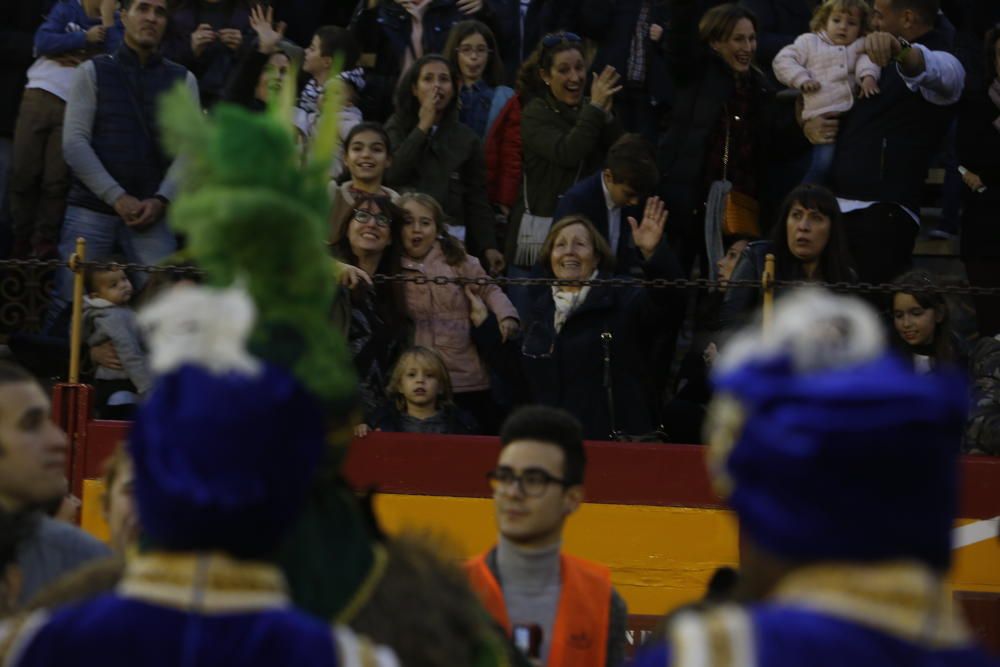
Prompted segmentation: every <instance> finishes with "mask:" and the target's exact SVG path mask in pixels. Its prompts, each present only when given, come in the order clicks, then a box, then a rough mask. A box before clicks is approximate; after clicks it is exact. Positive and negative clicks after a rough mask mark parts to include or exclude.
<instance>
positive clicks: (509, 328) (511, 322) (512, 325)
mask: <svg viewBox="0 0 1000 667" xmlns="http://www.w3.org/2000/svg"><path fill="white" fill-rule="evenodd" d="M520 330H521V323H520V322H518V321H517V320H516V319H514V318H513V317H505V318H503V319H502V320H500V340H502V341H503V342H504V343H506V342H507V341H508V340H510V339H511V338H513V337H515V336H516V335H517V332H518V331H520Z"/></svg>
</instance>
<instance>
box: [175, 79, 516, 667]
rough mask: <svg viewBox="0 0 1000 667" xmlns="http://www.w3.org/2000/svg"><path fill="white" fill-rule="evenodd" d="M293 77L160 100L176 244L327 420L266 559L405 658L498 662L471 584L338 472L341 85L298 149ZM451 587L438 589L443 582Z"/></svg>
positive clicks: (297, 595) (346, 382) (254, 346)
mask: <svg viewBox="0 0 1000 667" xmlns="http://www.w3.org/2000/svg"><path fill="white" fill-rule="evenodd" d="M292 79H293V80H294V77H292ZM293 89H294V87H293V86H284V87H283V88H282V92H281V95H280V96H279V97H278V99H277V100H272V102H271V103H270V104H269V106H268V109H267V110H266V112H264V113H254V112H251V111H248V110H246V109H243V108H241V107H236V106H232V105H228V104H224V103H223V104H219V105H217V106H216V107H215V108H214V109H213V111H212V113H211V114H210V115H206V114H204V113H203V112H202V111H201V109H200V108H199V106H198V104H197V102H196V101H194V100H192V99H191V97H190V96H189V95H188V94H187V92H186V90H185V89H184V87H183V86H179V87H178V88H177V89H175V90H173V91H172V92H170V93H169V94H168V95H165V96H164V97H163V100H162V102H161V114H160V121H161V128H162V131H163V137H164V140H165V144H166V146H167V147H168V149H170V150H171V151H173V152H174V153H175V154H176V155H177V156H178V157H179V159H181V160H182V161H183V162H182V164H183V165H184V176H183V180H182V184H181V185H182V187H181V193H180V196H179V197H178V198H177V200H176V201H175V202H174V203H173V204H172V206H171V211H170V224H171V226H172V227H173V228H174V229H175V230H176V231H178V232H179V233H182V234H184V235H185V236H186V238H187V250H186V251H185V256H186V257H187V258H188V259H191V260H193V261H194V262H195V263H196V264H197V265H198V267H199V268H201V269H202V270H203V271H204V272H205V276H206V282H207V283H208V284H209V285H212V286H229V285H232V284H233V283H234V282H242V283H243V285H244V286H245V287H246V289H247V291H248V292H249V294H250V296H251V298H252V299H253V301H254V303H255V306H256V309H257V320H256V322H255V324H254V329H253V331H252V333H251V336H250V344H249V347H250V351H251V352H252V353H253V354H254V355H255V356H257V357H260V358H262V359H265V360H267V361H269V362H271V363H274V364H276V365H279V366H281V367H283V368H285V369H288V370H290V371H291V372H292V373H293V374H294V375H295V376H296V377H297V378H298V379H299V381H300V382H301V383H302V384H303V385H304V386H305V387H307V388H308V389H309V390H310V391H311V392H312V393H313V394H314V395H316V396H317V397H319V398H320V399H321V400H322V401H323V402H324V403H325V405H326V406H327V412H328V421H329V423H330V424H331V425H332V428H331V435H330V441H331V447H330V448H329V450H330V451H329V454H330V455H329V456H328V461H327V464H326V465H325V466H324V469H323V470H322V471H321V473H320V475H319V478H318V480H317V482H316V483H315V484H314V485H313V488H312V489H311V491H310V495H309V500H308V503H307V506H306V508H305V510H304V511H303V512H302V514H301V516H300V517H299V518H298V520H297V522H296V524H295V526H294V527H293V528H292V530H291V531H290V535H289V537H288V538H287V540H286V542H285V544H284V545H283V546H282V548H281V550H280V553H278V554H277V560H278V562H279V564H280V565H281V567H282V570H283V571H284V573H285V576H286V578H287V580H288V585H289V588H290V591H291V594H292V599H293V600H294V601H295V604H296V606H298V607H299V608H301V609H304V610H306V611H309V612H311V613H313V614H315V615H316V616H319V617H321V618H325V619H337V620H339V621H342V622H346V623H350V624H354V623H355V622H356V623H360V624H361V625H362V626H365V627H363V630H364V631H366V632H369V633H370V634H371V636H372V637H373V638H374V639H376V640H378V641H383V642H385V643H388V644H390V645H392V646H393V647H394V648H395V649H396V650H397V652H400V657H401V658H402V660H403V662H404V664H414V665H435V666H436V665H442V667H443V665H446V664H447V665H452V664H456V661H455V660H454V659H453V658H448V657H445V656H446V655H451V654H449V653H448V652H442V651H441V648H440V647H441V646H454V647H457V648H459V649H462V648H463V647H464V650H466V651H467V654H466V655H467V657H466V659H463V660H460V661H459V662H461V663H464V664H469V665H474V666H475V667H498V666H502V665H506V664H508V662H507V654H506V651H505V649H504V648H503V642H502V640H501V638H500V637H499V635H497V634H496V633H495V632H494V631H493V629H492V627H491V624H490V622H489V619H488V617H487V616H486V615H485V612H483V610H482V609H481V607H479V606H478V605H477V603H476V602H475V599H474V598H473V597H472V594H471V592H469V591H468V590H467V589H465V588H464V586H460V587H458V588H457V589H456V587H455V586H450V587H449V586H448V585H446V584H447V583H448V581H449V578H451V579H453V578H454V577H453V574H454V573H452V574H448V573H447V568H445V567H444V566H442V565H441V564H440V563H437V562H432V561H434V559H433V558H430V555H429V554H424V555H422V554H421V552H420V551H419V550H414V549H400V548H396V547H393V546H392V544H390V546H391V547H392V548H387V547H386V545H385V544H384V543H383V538H382V537H381V535H380V534H379V531H378V529H377V526H376V525H375V523H374V520H372V519H370V518H369V517H368V516H367V513H366V512H365V511H364V510H362V509H361V506H360V504H359V503H358V501H357V499H356V498H355V496H354V494H353V493H352V492H351V490H350V489H349V488H348V487H347V486H346V484H345V483H344V482H343V481H342V479H341V477H340V474H339V469H340V465H341V462H342V460H343V457H344V455H345V453H346V451H347V445H348V443H349V442H350V437H351V428H350V427H351V425H352V424H353V423H354V421H355V420H353V419H351V417H352V416H353V412H354V410H355V395H356V389H357V381H356V378H355V374H354V370H353V363H352V360H351V358H350V355H349V354H348V351H347V347H346V345H345V343H344V341H343V339H342V336H341V335H340V334H339V333H338V332H336V331H335V330H334V328H333V327H332V326H331V322H330V317H331V313H332V310H333V301H334V298H335V296H336V293H337V282H336V276H335V271H334V266H335V265H334V263H333V261H332V260H331V259H330V258H329V256H328V254H327V249H326V243H325V241H326V238H327V231H328V230H327V219H328V215H329V208H330V201H329V196H328V194H327V185H328V179H329V165H330V158H331V156H332V155H333V154H334V151H335V149H336V144H337V134H338V121H339V118H338V113H337V110H338V107H339V104H340V99H339V97H340V96H339V95H338V92H339V86H337V85H328V86H327V87H326V95H325V100H324V103H323V109H322V110H321V114H320V119H319V122H318V127H317V131H316V134H315V135H314V137H313V139H312V141H311V145H310V147H309V150H308V152H307V155H306V159H305V160H304V161H303V159H302V153H301V150H300V148H299V146H298V145H297V141H296V130H295V128H294V126H293V124H292V103H293V98H292V95H293V94H294V93H293ZM275 456H281V443H280V442H277V443H275ZM415 571H420V572H421V573H422V578H420V577H418V579H420V580H419V581H415V580H414V576H413V573H414V572H415ZM449 590H450V591H452V593H451V595H450V598H448V597H447V596H445V593H442V591H445V592H447V591H449ZM414 591H417V592H418V593H419V595H417V594H415V593H414ZM455 591H457V592H455ZM443 596H445V597H443ZM420 600H424V601H426V602H427V604H429V605H431V606H434V607H436V608H437V607H440V608H441V609H443V610H447V611H443V612H442V613H441V615H442V617H447V618H450V619H451V620H450V621H444V622H441V623H437V624H436V625H435V626H434V628H431V630H433V632H431V631H430V630H428V629H427V623H426V618H427V614H426V612H427V610H426V609H421V608H418V607H414V606H413V605H415V604H419V603H418V601H420ZM407 601H409V606H408V605H407V604H406V603H407ZM366 610H367V611H366ZM373 618H374V619H376V620H375V621H372V620H371V619H373ZM366 619H367V620H366ZM367 623H372V625H371V626H370V627H368V626H367V625H366V624H367ZM432 625H433V624H432ZM404 640H405V641H404Z"/></svg>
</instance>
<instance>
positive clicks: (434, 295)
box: [397, 193, 520, 432]
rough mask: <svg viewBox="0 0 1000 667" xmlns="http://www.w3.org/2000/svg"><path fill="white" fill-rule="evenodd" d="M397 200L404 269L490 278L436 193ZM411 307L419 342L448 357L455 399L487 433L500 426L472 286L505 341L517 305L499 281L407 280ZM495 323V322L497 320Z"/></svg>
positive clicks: (514, 326)
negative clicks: (479, 345) (476, 337)
mask: <svg viewBox="0 0 1000 667" xmlns="http://www.w3.org/2000/svg"><path fill="white" fill-rule="evenodd" d="M397 204H398V205H399V206H400V208H402V209H403V211H404V214H405V222H404V224H403V229H402V241H403V255H402V259H401V262H400V263H401V267H402V270H403V273H404V274H422V275H423V276H425V277H426V278H428V279H433V278H437V277H439V276H444V277H449V278H455V277H464V278H486V277H487V275H486V272H485V271H484V270H483V267H482V265H481V264H480V263H479V260H478V259H476V258H475V257H473V256H471V255H469V254H466V252H465V248H464V247H463V246H462V244H461V242H460V241H458V240H457V239H455V238H454V237H453V236H451V235H450V234H448V228H447V225H446V224H445V217H444V211H443V210H442V209H441V206H440V204H438V203H437V201H436V200H435V199H434V198H433V197H431V196H430V195H427V194H423V193H408V194H404V195H402V196H401V197H400V198H399V200H398V202H397ZM403 284H404V290H403V293H404V298H405V303H406V309H407V312H408V314H409V316H410V318H411V319H412V320H413V323H414V326H415V334H414V340H413V342H414V344H415V345H421V346H423V347H429V348H432V349H435V350H437V351H438V352H439V353H440V354H441V356H442V358H443V359H444V363H445V366H446V367H447V369H448V374H449V375H450V377H451V385H452V388H453V390H454V392H455V403H456V404H457V405H458V406H459V407H460V408H462V409H464V410H466V411H467V412H470V413H472V415H473V416H474V417H475V418H476V420H477V421H478V422H479V424H480V425H481V426H482V427H483V429H484V431H485V432H493V431H492V430H491V429H493V428H495V427H496V426H497V423H496V422H497V421H498V420H497V418H496V415H494V414H493V412H494V407H493V400H492V398H491V396H490V376H489V371H488V370H487V368H486V364H485V363H484V362H483V360H482V358H481V357H480V355H479V352H478V351H477V350H476V346H475V344H474V343H473V340H472V331H473V327H474V325H473V323H472V321H471V308H470V305H469V296H468V294H467V290H468V291H471V292H473V293H475V294H477V295H478V296H479V297H480V298H482V300H483V301H484V302H485V303H486V306H487V308H489V310H490V312H491V313H492V314H493V315H494V316H495V321H494V318H492V317H491V318H490V319H489V320H487V321H486V322H484V323H482V326H499V328H500V337H501V339H502V340H503V341H506V340H507V339H509V338H511V337H513V336H515V335H516V334H517V332H518V329H519V327H520V319H519V317H518V315H517V310H515V309H514V306H513V305H512V304H511V302H510V299H508V298H507V295H505V294H504V293H503V291H502V290H501V289H500V287H499V286H497V285H476V286H466V287H463V286H462V285H459V284H456V283H447V284H441V285H439V284H435V283H432V282H426V283H416V282H409V281H408V282H405V283H403ZM491 322H493V323H491Z"/></svg>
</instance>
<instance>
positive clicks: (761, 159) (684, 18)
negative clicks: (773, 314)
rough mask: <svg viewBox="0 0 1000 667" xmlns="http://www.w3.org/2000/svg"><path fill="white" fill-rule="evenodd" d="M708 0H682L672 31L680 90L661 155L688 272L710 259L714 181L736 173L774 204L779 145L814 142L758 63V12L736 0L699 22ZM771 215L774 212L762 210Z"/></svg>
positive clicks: (675, 7) (675, 235)
mask: <svg viewBox="0 0 1000 667" xmlns="http://www.w3.org/2000/svg"><path fill="white" fill-rule="evenodd" d="M702 4H703V3H699V2H697V0H676V1H675V2H674V3H673V4H672V5H671V10H672V13H673V16H672V20H671V22H670V25H669V28H668V29H667V34H666V36H665V40H666V46H665V48H666V51H667V65H668V68H669V71H670V75H671V78H672V79H673V82H674V88H675V90H674V107H673V111H672V116H671V122H670V129H669V130H668V131H667V133H666V134H665V135H664V137H663V139H662V140H661V142H660V146H659V155H658V162H659V167H660V173H661V174H663V190H662V191H663V193H664V195H665V197H666V200H667V205H668V206H669V207H670V211H671V218H670V227H671V231H670V238H671V241H674V242H675V243H677V244H678V246H679V247H678V252H679V253H680V257H681V263H682V264H683V266H684V269H685V271H689V270H690V269H691V266H692V265H693V263H694V258H695V257H696V256H698V255H701V256H702V257H703V268H704V267H705V266H707V261H705V256H706V246H705V231H704V226H705V224H706V221H705V214H706V201H707V200H708V196H709V190H710V188H711V186H712V184H713V183H714V182H716V181H720V180H723V179H725V180H728V181H729V182H730V183H732V190H733V191H734V192H737V193H740V194H742V195H744V196H745V197H747V198H750V199H751V200H756V201H757V202H758V204H761V205H764V206H763V207H764V208H766V204H767V201H766V200H767V197H766V195H767V194H768V193H769V192H771V191H775V192H780V191H782V190H783V188H781V187H780V186H768V183H767V182H766V178H767V177H768V176H773V175H774V174H775V173H776V171H775V167H774V166H769V161H770V160H772V159H773V158H775V157H778V152H779V151H782V152H784V153H786V154H788V155H794V154H796V153H797V152H804V151H805V150H806V148H807V147H808V144H807V143H806V142H805V139H804V137H803V135H802V132H801V131H800V130H799V127H798V124H797V123H796V122H795V114H794V105H792V104H787V105H781V104H778V103H777V100H776V98H775V90H774V89H773V88H772V87H771V84H770V83H768V81H767V78H766V77H765V76H764V74H763V73H762V72H761V71H760V70H759V69H758V68H757V66H756V64H755V54H756V52H757V17H756V16H755V15H754V14H753V12H751V11H750V10H748V9H746V8H744V7H742V6H741V5H737V4H735V3H728V4H723V5H718V6H716V7H713V8H712V9H710V10H708V11H707V12H705V14H704V16H702V17H701V20H700V21H699V20H698V17H699V14H700V12H699V6H700V5H702ZM794 182H795V181H792V183H794ZM767 219H768V216H767V212H766V211H763V212H762V213H761V214H760V216H759V217H758V220H767ZM730 231H736V230H730ZM719 247H721V244H720V245H719ZM715 259H717V258H715V257H713V258H712V261H714V260H715ZM703 273H704V272H703Z"/></svg>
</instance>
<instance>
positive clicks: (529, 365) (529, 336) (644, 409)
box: [521, 197, 683, 440]
mask: <svg viewBox="0 0 1000 667" xmlns="http://www.w3.org/2000/svg"><path fill="white" fill-rule="evenodd" d="M666 219H667V211H666V210H665V209H664V207H663V203H662V202H661V201H660V200H659V199H658V198H656V197H651V198H650V199H649V200H648V201H647V203H646V209H645V212H644V215H643V219H642V221H641V222H637V221H636V220H635V218H629V219H628V224H629V226H630V227H631V228H632V236H633V238H634V239H635V244H636V247H637V248H638V249H639V251H640V252H641V253H642V256H643V258H644V259H645V262H644V263H643V264H642V270H643V273H644V274H645V277H646V278H668V279H673V278H677V277H679V276H680V268H679V266H678V265H677V261H676V259H675V258H674V255H673V252H672V251H671V250H670V248H668V247H666V246H663V247H658V246H659V242H660V239H661V238H662V237H663V228H664V225H665V223H666ZM613 263H614V255H613V254H612V253H611V250H610V248H609V247H608V244H607V241H605V240H604V237H603V236H601V234H600V233H599V232H598V231H597V230H596V229H595V228H594V226H593V224H591V223H590V221H589V220H587V219H586V218H585V217H583V216H579V215H571V216H567V217H565V218H562V219H561V220H559V221H557V222H556V223H555V224H553V225H552V229H551V231H550V232H549V235H548V237H547V238H546V239H545V243H544V245H543V247H542V252H541V257H540V259H539V264H540V265H541V266H543V267H544V274H545V276H546V277H550V278H558V279H560V280H580V281H584V280H592V279H595V278H598V279H604V278H611V277H612V276H613V275H614V274H613V272H612V270H611V269H612V265H613ZM680 295H681V292H679V291H678V290H672V289H644V288H641V287H638V286H628V285H626V286H618V287H611V286H604V285H598V286H586V285H563V286H555V287H551V288H549V289H545V290H544V291H539V292H537V293H536V294H535V297H534V299H533V300H532V302H531V304H530V307H529V308H528V309H527V310H526V311H525V312H522V313H521V315H522V318H521V326H522V330H523V331H524V335H523V337H522V345H521V367H522V369H523V371H524V374H525V376H526V378H527V383H526V384H527V386H528V387H529V390H530V392H531V396H530V399H531V401H532V402H535V403H542V404H544V405H550V406H553V407H559V408H563V409H564V410H567V411H569V412H570V413H572V414H573V415H574V416H575V417H576V418H577V419H579V420H580V422H581V424H582V425H583V433H584V437H586V438H593V439H600V440H605V439H609V438H610V437H613V435H612V434H613V432H619V433H631V434H639V433H648V432H649V431H651V430H653V427H654V425H655V422H654V419H653V416H652V415H653V403H654V401H655V400H656V399H655V397H653V396H647V395H646V393H645V392H644V390H643V386H642V381H641V379H640V378H641V377H642V375H643V369H644V366H645V365H647V364H648V363H649V355H648V350H649V349H650V341H651V340H653V338H654V337H655V336H656V335H657V334H658V333H659V332H661V331H663V330H666V329H667V328H668V327H671V326H673V325H674V324H675V321H676V318H680V317H683V299H682V298H681V296H680ZM644 351H647V352H644Z"/></svg>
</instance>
